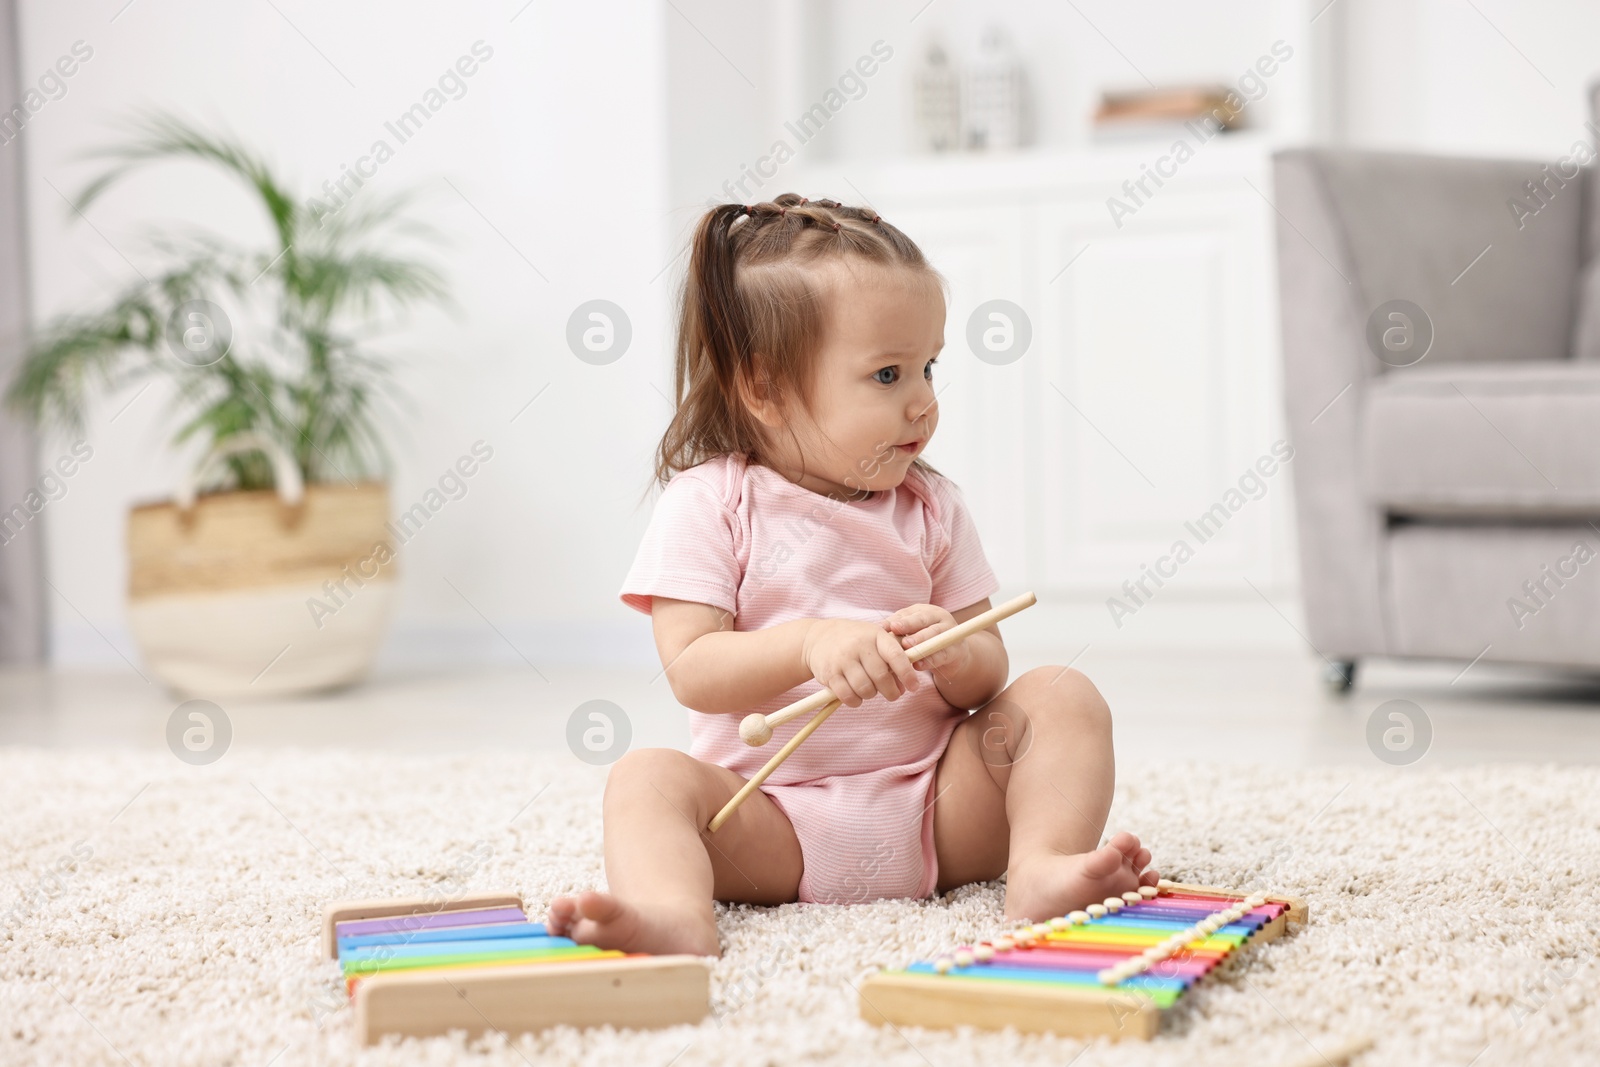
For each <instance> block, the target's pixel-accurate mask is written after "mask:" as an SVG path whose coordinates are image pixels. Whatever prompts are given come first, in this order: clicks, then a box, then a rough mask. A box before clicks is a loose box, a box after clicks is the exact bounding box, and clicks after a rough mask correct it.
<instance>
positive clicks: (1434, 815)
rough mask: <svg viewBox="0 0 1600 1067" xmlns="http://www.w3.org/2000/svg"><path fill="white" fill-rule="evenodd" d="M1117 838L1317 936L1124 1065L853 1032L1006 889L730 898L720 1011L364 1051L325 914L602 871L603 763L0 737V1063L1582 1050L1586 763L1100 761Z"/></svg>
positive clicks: (1373, 1059) (1386, 1057)
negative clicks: (1303, 920)
mask: <svg viewBox="0 0 1600 1067" xmlns="http://www.w3.org/2000/svg"><path fill="white" fill-rule="evenodd" d="M1122 778H1123V780H1122V783H1121V784H1120V785H1119V787H1118V793H1117V802H1116V807H1115V810H1114V812H1113V816H1112V819H1113V826H1114V827H1115V828H1124V827H1126V828H1129V829H1133V830H1135V831H1137V832H1138V833H1140V834H1142V835H1143V836H1144V838H1145V840H1146V841H1147V842H1148V843H1149V844H1150V845H1151V847H1152V848H1153V849H1154V850H1155V853H1156V856H1157V860H1158V862H1159V864H1160V866H1161V867H1162V870H1163V871H1164V872H1165V873H1169V874H1170V875H1172V876H1174V877H1181V878H1182V879H1183V880H1186V881H1194V882H1208V883H1214V884H1221V885H1231V886H1241V887H1242V886H1246V885H1250V886H1256V885H1263V884H1270V885H1272V886H1276V887H1279V888H1281V889H1282V890H1283V891H1286V892H1293V893H1298V894H1300V895H1303V896H1304V897H1306V898H1307V900H1308V901H1309V904H1310V910H1311V924H1310V925H1309V926H1308V927H1306V928H1304V929H1303V930H1301V931H1300V932H1299V933H1297V934H1294V935H1291V936H1290V937H1288V938H1285V939H1283V940H1280V941H1278V942H1274V943H1272V944H1269V945H1264V946H1258V947H1256V948H1253V949H1251V950H1250V952H1249V953H1247V954H1246V959H1245V960H1244V965H1243V966H1230V967H1229V968H1228V969H1227V970H1226V973H1224V974H1221V975H1218V976H1214V977H1213V978H1212V979H1210V980H1208V981H1207V982H1206V983H1203V984H1202V986H1201V987H1200V988H1199V989H1197V990H1196V991H1195V992H1193V993H1192V994H1191V995H1190V996H1189V997H1187V998H1185V1000H1186V1002H1187V1003H1185V1004H1184V1006H1183V1007H1181V1008H1179V1009H1178V1010H1176V1011H1175V1012H1174V1013H1172V1014H1171V1016H1170V1017H1169V1018H1168V1019H1167V1020H1166V1022H1165V1024H1164V1026H1163V1030H1162V1033H1161V1035H1160V1037H1158V1038H1157V1039H1156V1040H1155V1041H1154V1042H1152V1043H1150V1044H1148V1045H1141V1044H1137V1043H1135V1044H1126V1045H1110V1044H1104V1043H1101V1044H1095V1045H1090V1046H1085V1045H1084V1044H1083V1043H1082V1042H1078V1041H1073V1040H1069V1039H1060V1038H1053V1037H1037V1036H1021V1035H1018V1034H1016V1033H1014V1032H1005V1033H998V1034H995V1033H975V1032H971V1031H967V1032H962V1033H944V1032H938V1031H930V1030H920V1029H905V1030H900V1031H898V1032H897V1031H896V1030H893V1029H887V1028H886V1029H877V1028H874V1027H871V1026H868V1025H867V1024H865V1023H863V1022H861V1021H860V1020H859V1019H858V1017H857V1014H856V997H855V994H854V992H853V991H852V988H851V983H854V982H857V981H858V980H859V979H860V978H861V977H863V976H864V975H866V974H867V973H869V972H870V971H871V970H872V969H874V968H875V967H878V966H880V965H897V964H901V963H904V962H906V961H908V960H911V959H915V958H925V957H928V956H929V955H931V954H933V953H935V952H937V951H938V950H940V949H941V948H945V947H947V946H950V945H952V944H954V943H958V942H961V941H965V940H970V939H973V938H977V937H983V936H988V935H991V934H993V933H995V932H997V930H998V929H999V923H998V920H999V917H1000V902H1001V898H1000V887H999V886H997V885H977V886H969V887H967V888H965V889H962V890H959V891H957V892H955V893H953V894H951V895H950V896H948V897H946V898H944V899H941V900H937V901H932V902H923V903H906V902H897V903H878V904H871V905H860V906H854V907H833V906H797V905H789V906H786V907H781V908H773V909H762V908H744V907H741V908H734V909H729V910H727V911H726V912H725V913H724V914H722V916H721V930H722V936H723V940H724V946H725V954H724V956H723V958H722V960H721V961H720V962H719V963H718V965H717V969H716V972H715V977H714V984H713V998H714V1012H715V1014H714V1016H713V1017H712V1018H710V1019H707V1020H706V1021H705V1022H703V1023H702V1024H700V1025H698V1026H683V1027H676V1028H673V1029H669V1030H661V1031H654V1032H631V1031H620V1032H619V1031H612V1030H609V1029H606V1030H591V1031H575V1030H571V1029H567V1028H561V1029H557V1030H552V1031H549V1032H546V1033H543V1034H539V1035H534V1036H528V1037H523V1038H521V1039H519V1040H517V1041H515V1042H513V1043H510V1044H508V1043H506V1042H505V1041H504V1040H502V1039H499V1038H495V1037H491V1038H489V1039H485V1040H482V1041H479V1042H474V1043H470V1044H469V1043H465V1042H463V1041H461V1040H460V1039H459V1037H454V1038H435V1039H429V1040H423V1041H417V1040H408V1041H405V1042H401V1043H398V1044H395V1045H392V1046H389V1047H380V1048H376V1049H371V1050H362V1049H360V1048H358V1046H357V1045H356V1042H355V1036H354V1033H353V1031H352V1026H351V1016H350V1012H349V1011H348V1010H345V1009H344V1008H343V1007H342V1001H341V998H340V995H339V984H338V980H337V977H336V969H335V967H334V965H333V964H332V963H330V962H326V961H323V960H320V959H319V958H318V954H317V934H318V920H319V914H320V911H321V908H322V905H323V904H324V903H325V902H327V901H329V900H334V899H338V898H342V897H362V896H388V895H401V894H420V893H426V892H428V891H429V890H430V889H437V888H440V887H447V886H448V885H449V884H450V883H451V882H452V880H454V881H458V882H460V883H461V884H462V885H465V886H467V887H470V888H503V887H511V888H514V889H517V890H520V891H521V892H522V893H523V895H524V899H526V900H527V901H528V902H529V903H530V905H532V906H534V907H542V906H543V903H544V901H546V900H547V899H548V898H549V896H550V895H551V894H553V893H559V892H565V891H570V890H575V889H580V888H583V887H586V886H591V885H595V884H598V883H599V881H600V879H601V853H600V795H601V785H602V783H603V781H604V772H603V771H598V770H594V769H591V768H586V767H582V766H578V765H576V763H575V761H573V760H572V759H570V758H555V757H538V758H535V757H518V756H511V755H482V756H462V757H451V758H421V757H403V756H398V755H394V756H391V755H378V754H351V753H344V754H340V753H329V752H286V751H274V752H270V753H262V752H256V753H249V752H243V751H239V750H237V749H236V750H235V751H233V752H230V753H229V754H228V755H227V756H226V757H225V758H223V759H222V760H221V761H220V762H218V763H216V764H214V765H212V766H208V767H191V766H187V765H184V764H180V763H179V762H178V761H177V760H175V759H173V758H172V757H171V756H170V755H168V754H167V753H166V752H165V751H162V752H160V753H159V754H158V753H110V754H108V753H97V752H71V751H68V752H60V751H35V750H21V749H11V750H0V865H3V867H4V893H5V896H4V898H3V903H0V923H3V926H0V1062H4V1063H8V1064H9V1063H60V1064H73V1065H80V1067H81V1065H89V1064H130V1063H131V1064H147V1063H148V1064H163V1065H178V1064H222V1063H229V1064H244V1065H253V1067H291V1065H295V1064H309V1063H353V1064H363V1065H364V1064H379V1063H384V1064H387V1063H395V1064H443V1063H473V1064H486V1065H487V1064H508V1065H522V1064H527V1063H539V1064H545V1063H574V1064H576V1063H583V1064H617V1065H628V1067H633V1065H636V1064H646V1065H652V1067H667V1065H669V1064H671V1065H674V1067H693V1065H697V1064H728V1065H737V1067H760V1065H763V1064H779V1063H782V1064H790V1063H813V1062H817V1063H826V1062H841V1063H860V1062H871V1063H873V1064H875V1065H882V1067H889V1065H896V1064H907V1065H918V1067H927V1065H935V1067H946V1065H949V1067H970V1065H973V1064H987V1063H1005V1064H1012V1063H1018V1064H1029V1063H1040V1064H1044V1063H1050V1064H1058V1065H1061V1064H1069V1063H1075V1062H1076V1063H1080V1064H1083V1065H1086V1067H1102V1065H1104V1067H1109V1065H1113V1064H1133V1063H1140V1064H1183V1065H1185V1067H1197V1065H1203V1064H1243V1063H1248V1064H1292V1063H1299V1062H1303V1061H1304V1062H1317V1057H1316V1053H1317V1050H1331V1049H1332V1048H1333V1047H1335V1046H1337V1045H1339V1044H1340V1043H1342V1042H1344V1041H1345V1040H1347V1039H1350V1038H1354V1037H1361V1036H1367V1037H1370V1038H1371V1039H1372V1040H1373V1041H1374V1042H1375V1046H1374V1047H1373V1049H1372V1051H1371V1052H1369V1053H1367V1054H1365V1056H1364V1057H1361V1058H1358V1059H1357V1060H1356V1061H1355V1062H1356V1063H1358V1064H1378V1063H1394V1064H1408V1065H1411V1064H1424V1063H1441V1064H1455V1065H1460V1067H1465V1065H1467V1064H1469V1063H1470V1064H1473V1065H1474V1067H1489V1065H1492V1064H1512V1063H1529V1062H1544V1063H1555V1062H1571V1063H1575V1062H1593V1060H1594V1057H1596V1056H1597V1053H1596V1050H1597V1049H1600V1016H1597V1013H1596V1010H1595V1009H1596V1001H1597V995H1596V988H1595V987H1596V982H1597V978H1600V967H1596V965H1595V962H1594V958H1595V953H1596V950H1597V947H1600V892H1597V885H1600V772H1597V771H1595V770H1588V769H1555V768H1545V767H1514V766H1501V767H1493V768H1485V769H1479V770H1460V771H1453V770H1440V771H1433V770H1427V769H1421V768H1417V767H1411V768H1405V769H1398V768H1397V769H1388V768H1383V769H1371V768H1359V769H1358V768H1350V769H1343V768H1328V769H1318V770H1309V771H1307V770H1295V771H1286V772H1275V771H1269V770H1241V769H1237V768H1221V767H1214V766H1190V767H1166V768H1162V769H1160V770H1159V771H1158V770H1154V769H1152V770H1150V771H1144V772H1141V771H1137V770H1126V769H1125V770H1124V771H1123V775H1122Z"/></svg>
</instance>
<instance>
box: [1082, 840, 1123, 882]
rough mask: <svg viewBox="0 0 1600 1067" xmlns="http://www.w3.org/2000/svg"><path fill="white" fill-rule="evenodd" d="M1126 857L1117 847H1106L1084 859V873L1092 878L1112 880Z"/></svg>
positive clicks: (1096, 850)
mask: <svg viewBox="0 0 1600 1067" xmlns="http://www.w3.org/2000/svg"><path fill="white" fill-rule="evenodd" d="M1125 859H1126V857H1125V856H1124V855H1123V853H1122V850H1121V849H1119V848H1117V847H1116V846H1115V845H1105V846H1103V847H1101V848H1097V849H1095V850H1094V851H1093V852H1090V853H1088V854H1086V855H1085V856H1084V857H1083V873H1084V874H1086V875H1088V876H1089V877H1090V878H1095V879H1100V878H1110V877H1111V876H1112V875H1113V874H1115V873H1116V872H1117V869H1118V868H1119V867H1121V866H1122V864H1123V861H1124V860H1125Z"/></svg>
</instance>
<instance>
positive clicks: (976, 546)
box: [928, 477, 1000, 611]
mask: <svg viewBox="0 0 1600 1067" xmlns="http://www.w3.org/2000/svg"><path fill="white" fill-rule="evenodd" d="M928 481H929V484H930V486H931V487H932V490H933V497H934V499H935V500H936V501H937V502H938V505H939V510H938V514H937V515H936V518H937V519H938V521H939V524H940V525H941V526H942V527H944V531H945V534H946V536H947V537H948V538H949V543H948V545H946V546H945V549H944V551H943V553H941V554H940V555H939V556H937V557H936V558H935V559H934V561H933V564H932V566H931V568H930V570H931V573H932V579H933V582H932V587H933V591H932V595H931V599H930V602H931V603H933V604H937V605H938V606H939V607H941V608H944V609H945V610H946V611H959V610H961V609H962V608H964V607H967V606H968V605H970V604H976V603H977V602H978V601H980V600H982V599H983V598H985V597H987V596H991V595H993V594H994V593H995V592H996V591H997V590H999V588H1000V582H999V580H998V579H997V578H995V575H994V570H993V569H992V568H991V567H990V566H989V560H988V559H987V557H985V556H984V554H983V545H982V543H980V542H979V540H978V527H977V525H976V524H975V523H974V522H973V521H972V513H971V512H969V511H968V510H967V504H966V500H965V499H963V497H962V495H961V490H959V489H958V488H956V485H955V483H954V482H952V481H950V480H949V479H948V478H942V477H930V478H929V479H928Z"/></svg>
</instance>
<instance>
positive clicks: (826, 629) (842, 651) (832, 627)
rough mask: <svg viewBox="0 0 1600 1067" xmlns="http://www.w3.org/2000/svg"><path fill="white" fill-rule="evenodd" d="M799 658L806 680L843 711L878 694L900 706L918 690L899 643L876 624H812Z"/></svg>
mask: <svg viewBox="0 0 1600 1067" xmlns="http://www.w3.org/2000/svg"><path fill="white" fill-rule="evenodd" d="M800 658H801V660H803V661H804V663H805V665H806V670H808V671H810V672H811V677H813V678H815V679H816V680H817V681H819V682H821V683H822V684H823V685H824V686H826V687H827V688H829V689H831V690H833V695H834V696H836V697H838V698H839V703H841V704H843V705H844V706H845V707H848V708H855V707H860V706H861V702H862V701H864V700H867V699H869V698H870V697H874V696H876V695H878V694H879V693H882V694H883V695H884V696H885V697H887V698H888V699H890V700H899V699H900V697H901V696H902V695H904V694H905V693H907V692H910V691H911V690H914V689H916V688H917V687H918V685H920V684H921V683H920V680H919V679H918V678H917V672H916V669H915V668H914V667H912V666H911V660H910V659H908V658H907V657H906V652H905V649H903V648H901V647H900V639H899V638H898V637H896V636H895V635H894V634H892V633H889V632H888V631H887V630H885V629H884V628H883V627H882V625H880V624H877V623H870V622H858V621H857V620H855V619H817V620H815V621H814V622H812V624H811V627H810V628H809V629H808V630H807V631H806V638H805V641H804V643H803V644H802V646H801V651H800Z"/></svg>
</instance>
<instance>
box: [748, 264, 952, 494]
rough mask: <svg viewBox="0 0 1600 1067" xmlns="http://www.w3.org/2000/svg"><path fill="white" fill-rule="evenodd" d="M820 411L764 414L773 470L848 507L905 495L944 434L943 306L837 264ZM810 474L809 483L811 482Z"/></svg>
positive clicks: (795, 406)
mask: <svg viewBox="0 0 1600 1067" xmlns="http://www.w3.org/2000/svg"><path fill="white" fill-rule="evenodd" d="M822 273H823V274H824V277H825V278H826V280H827V282H826V289H825V292H826V308H827V311H826V313H825V317H824V329H823V340H822V346H821V349H820V350H819V351H818V353H817V355H816V361H815V364H814V368H813V369H814V373H815V375H816V379H815V384H814V387H813V402H812V411H811V412H809V413H808V412H807V411H806V410H805V409H804V405H802V404H801V403H800V402H799V400H798V398H796V399H795V400H794V402H793V403H791V404H789V405H788V407H787V409H786V410H785V411H784V412H782V413H781V414H779V413H776V412H772V411H767V412H758V417H760V418H761V419H762V421H763V423H764V424H765V425H766V426H767V429H768V433H767V438H768V443H769V448H768V450H767V456H766V458H767V459H768V460H769V462H770V463H771V465H772V466H773V467H775V468H776V469H777V470H779V471H780V472H781V473H783V474H784V475H785V477H787V478H789V479H790V480H791V481H793V482H796V483H797V484H798V485H801V486H803V487H805V488H807V489H810V490H812V491H814V492H817V493H822V494H825V495H827V496H830V497H833V498H835V499H839V500H848V499H860V498H862V497H863V496H865V495H866V493H867V492H868V491H876V490H881V489H893V488H894V487H895V486H897V485H899V484H900V483H901V482H902V481H903V480H904V479H905V476H906V471H907V469H908V468H910V466H911V461H912V460H913V459H914V458H915V457H916V456H917V455H918V454H920V453H921V452H922V450H923V449H924V448H926V447H927V446H928V440H929V438H931V437H932V436H933V432H934V430H935V428H937V426H938V425H939V405H938V401H937V400H936V399H935V397H934V368H933V363H934V360H935V358H936V357H937V356H938V355H939V350H940V349H941V348H943V347H944V296H943V294H942V293H941V292H940V291H939V288H938V286H937V284H935V283H933V282H932V281H931V280H929V279H927V278H924V277H918V276H915V275H909V274H907V273H906V272H903V271H896V270H883V269H877V268H871V267H865V266H862V265H860V264H851V263H847V262H834V263H832V264H829V265H828V266H827V267H825V268H822ZM802 469H803V473H802Z"/></svg>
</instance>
